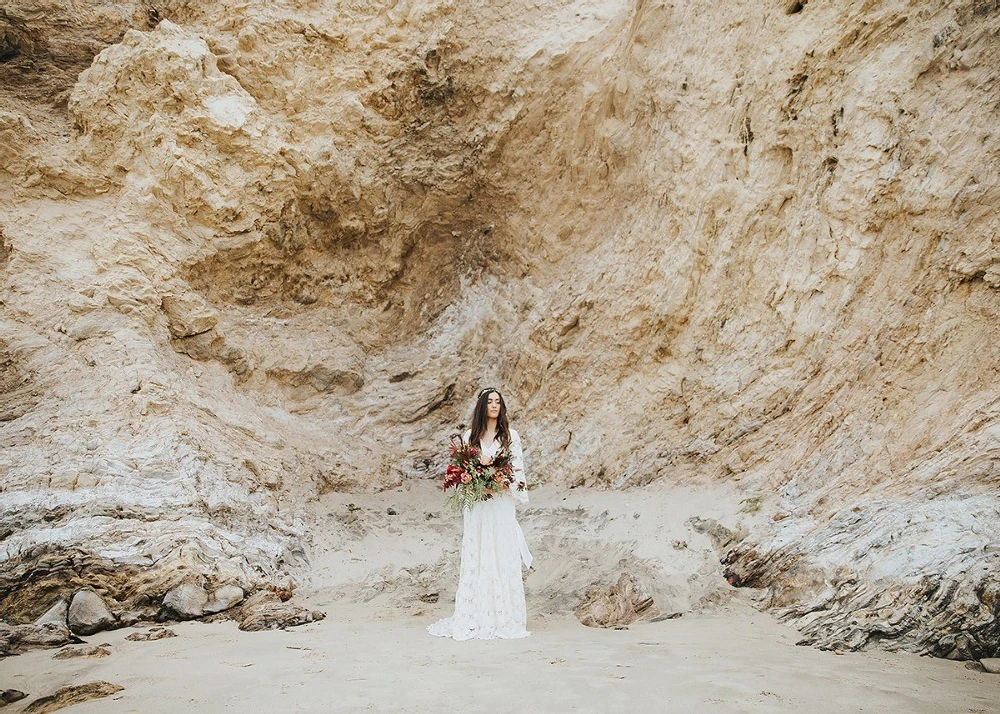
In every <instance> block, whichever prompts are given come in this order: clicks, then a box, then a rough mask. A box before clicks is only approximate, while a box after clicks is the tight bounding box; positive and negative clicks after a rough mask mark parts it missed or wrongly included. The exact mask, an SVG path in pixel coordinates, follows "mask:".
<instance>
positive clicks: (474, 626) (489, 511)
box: [427, 429, 531, 640]
mask: <svg viewBox="0 0 1000 714" xmlns="http://www.w3.org/2000/svg"><path fill="white" fill-rule="evenodd" d="M469 437H470V432H469V431H466V432H465V437H464V438H465V440H466V442H468V440H469ZM510 438H511V442H510V450H511V457H512V458H511V461H512V462H513V464H514V476H515V477H516V478H517V479H519V481H520V482H521V483H525V480H524V457H523V455H522V450H521V438H520V437H519V436H518V434H517V432H516V431H514V430H513V429H511V430H510ZM480 448H481V449H482V453H483V457H484V458H486V459H490V458H492V457H493V456H494V455H495V454H496V452H497V451H498V450H499V448H500V444H499V442H498V441H496V440H494V441H493V442H491V443H489V444H483V443H480ZM515 488H516V485H515ZM515 499H516V500H518V501H521V502H522V503H527V501H528V495H527V492H526V491H517V490H513V491H510V492H508V493H506V494H504V495H503V496H500V497H496V498H491V499H490V500H488V501H481V502H479V503H477V504H476V505H475V506H473V507H472V508H471V509H466V510H465V511H463V531H462V566H461V572H460V574H459V578H458V589H457V591H456V592H455V612H454V614H453V615H452V616H451V617H446V618H444V619H443V620H438V621H437V622H435V623H434V624H433V625H429V626H428V627H427V631H428V632H429V633H431V634H432V635H437V636H438V637H452V638H454V639H456V640H470V639H481V640H492V639H497V638H502V639H512V638H515V637H527V636H528V635H529V634H531V633H530V632H528V631H527V630H526V629H525V623H526V622H527V619H528V614H527V609H526V608H525V604H524V582H523V581H522V579H521V564H522V563H523V564H524V566H525V567H531V553H530V552H529V551H528V544H527V543H526V542H525V540H524V533H523V532H522V531H521V526H520V525H518V523H517V516H516V514H515V503H514V502H515Z"/></svg>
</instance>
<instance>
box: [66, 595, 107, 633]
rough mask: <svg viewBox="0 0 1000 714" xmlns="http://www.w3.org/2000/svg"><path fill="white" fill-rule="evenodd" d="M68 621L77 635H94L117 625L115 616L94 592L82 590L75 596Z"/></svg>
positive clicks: (70, 627)
mask: <svg viewBox="0 0 1000 714" xmlns="http://www.w3.org/2000/svg"><path fill="white" fill-rule="evenodd" d="M66 619H67V622H68V623H69V629H70V630H72V631H73V633H74V634H77V635H92V634H94V633H95V632H100V631H101V630H107V629H108V628H110V627H114V625H115V624H116V621H115V616H114V615H112V614H111V611H110V610H109V609H108V606H107V605H105V604H104V600H102V599H101V596H100V595H98V594H97V593H95V592H94V591H93V590H80V591H78V592H77V593H76V595H74V596H73V600H72V602H70V604H69V610H68V612H67V618H66Z"/></svg>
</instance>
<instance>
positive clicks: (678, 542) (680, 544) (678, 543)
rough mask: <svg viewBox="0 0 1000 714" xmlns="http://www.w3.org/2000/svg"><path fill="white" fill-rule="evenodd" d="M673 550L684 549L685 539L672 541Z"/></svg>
mask: <svg viewBox="0 0 1000 714" xmlns="http://www.w3.org/2000/svg"><path fill="white" fill-rule="evenodd" d="M673 546H674V550H684V549H685V548H687V547H688V544H687V541H686V540H675V541H674V542H673Z"/></svg>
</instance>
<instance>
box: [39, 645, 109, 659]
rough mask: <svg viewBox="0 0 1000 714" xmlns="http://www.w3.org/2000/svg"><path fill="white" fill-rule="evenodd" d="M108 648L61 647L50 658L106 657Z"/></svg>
mask: <svg viewBox="0 0 1000 714" xmlns="http://www.w3.org/2000/svg"><path fill="white" fill-rule="evenodd" d="M110 654H111V651H110V650H106V649H104V648H103V647H63V648H62V649H61V650H59V651H58V652H56V653H55V654H54V655H52V659H83V658H90V657H107V656H108V655H110Z"/></svg>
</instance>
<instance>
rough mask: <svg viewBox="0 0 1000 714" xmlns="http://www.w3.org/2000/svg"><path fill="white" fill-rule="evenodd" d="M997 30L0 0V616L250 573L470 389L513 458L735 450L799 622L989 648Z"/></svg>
mask: <svg viewBox="0 0 1000 714" xmlns="http://www.w3.org/2000/svg"><path fill="white" fill-rule="evenodd" d="M998 56H1000V8H998V7H997V4H996V3H995V2H993V1H992V0H989V1H987V0H963V1H956V2H944V1H942V2H919V1H916V0H914V1H913V2H905V1H904V0H888V1H887V2H878V3H876V2H862V1H852V2H843V3H819V2H800V3H792V2H788V1H787V0H781V1H777V0H767V1H764V2H750V1H749V0H746V1H744V0H734V1H733V2H729V3H722V4H719V3H716V4H709V3H685V2H646V1H644V0H636V1H635V2H615V1H612V0H606V1H603V2H601V1H595V2H568V1H559V0H556V1H554V2H537V3H536V2H521V1H515V2H504V3H500V2H495V3H493V2H483V3H469V2H459V1H458V0H428V1H427V2H417V1H413V2H408V1H407V0H400V1H397V2H390V1H387V2H380V3H369V2H336V3H335V2H330V1H329V0H315V1H310V0H287V1H285V2H258V1H248V2H237V1H235V0H223V1H222V2H212V3H209V2H200V1H198V0H190V1H185V0H164V2H160V3H152V2H124V3H105V2H97V1H96V0H88V1H86V2H78V3H72V4H70V3H62V2H56V1H55V0H47V1H46V0H8V1H7V2H5V3H4V4H3V5H2V6H0V224H2V234H0V270H2V272H0V281H2V283H0V290H2V292H0V445H2V449H0V473H2V492H0V504H2V506H3V514H2V517H0V518H2V520H0V531H2V532H0V535H2V537H3V541H2V544H3V551H2V554H0V559H2V562H0V615H7V616H9V617H11V618H12V619H30V618H33V617H35V616H37V615H38V614H40V612H41V610H44V609H45V607H46V606H47V600H46V598H47V597H49V596H51V595H52V594H53V593H55V592H56V591H58V590H60V588H65V587H66V584H67V583H76V584H80V583H84V584H86V583H90V584H95V583H96V584H100V585H101V587H102V588H104V589H105V591H106V592H107V593H108V594H109V596H110V597H111V598H112V599H114V600H115V601H116V602H118V603H119V604H120V606H121V607H122V608H125V609H128V608H141V607H144V606H150V603H155V602H157V601H158V598H160V597H161V596H162V595H163V593H164V592H165V591H166V590H167V589H168V588H169V587H171V586H172V585H174V584H176V583H178V582H181V581H182V580H185V579H187V578H190V577H191V576H192V575H197V576H199V577H200V578H201V579H202V580H203V581H204V582H207V583H210V584H211V583H236V584H240V585H241V586H243V587H245V588H248V589H253V588H255V587H259V586H261V585H263V584H266V583H272V584H276V585H284V584H286V583H287V582H289V581H291V580H294V577H295V574H296V572H297V571H300V570H301V569H303V568H305V567H306V564H305V558H306V554H305V553H304V551H303V548H302V543H303V539H304V537H305V534H306V533H307V532H308V530H309V528H310V523H309V522H308V520H304V510H303V506H304V504H305V503H306V502H307V501H308V500H309V499H311V498H313V497H315V496H316V495H317V494H319V493H322V492H325V491H329V490H331V489H337V490H343V489H368V488H376V489H378V488H389V487H394V486H396V485H397V484H399V483H401V482H403V481H405V480H409V479H414V478H431V477H434V476H435V475H436V474H437V472H438V470H439V466H440V459H441V454H442V451H443V449H442V447H443V444H444V443H445V442H446V438H447V435H448V434H450V433H451V432H453V431H454V430H455V429H456V427H457V426H458V424H460V423H461V422H463V421H464V420H465V419H466V418H467V412H468V409H469V406H470V403H471V399H472V396H473V395H474V393H475V391H476V390H477V389H478V388H480V387H482V386H498V387H500V388H501V389H502V390H504V392H505V394H506V395H507V399H508V404H509V406H510V408H511V410H512V413H513V415H514V417H515V419H516V424H517V427H518V429H519V431H521V433H522V434H523V435H524V437H525V441H526V445H527V446H528V448H529V452H530V453H531V454H532V461H531V463H532V471H533V473H534V475H535V476H536V477H537V479H539V480H543V481H551V482H555V483H561V484H568V485H578V486H584V487H591V488H595V489H606V488H612V489H627V488H630V487H636V486H641V485H643V484H647V483H650V482H652V481H654V480H657V479H663V480H668V481H672V482H677V483H688V484H698V483H704V482H707V481H712V480H720V479H721V480H731V481H734V482H738V483H739V484H740V486H741V487H742V488H744V489H746V492H747V498H748V502H750V503H753V504H755V507H756V504H758V503H759V505H760V508H761V510H762V512H763V513H764V514H766V515H767V516H769V517H768V518H767V519H759V520H758V521H756V522H758V523H766V524H767V525H766V526H762V525H758V526H756V527H755V528H754V529H753V530H751V531H750V532H737V533H729V534H725V532H724V531H720V530H716V531H715V533H716V539H717V541H718V544H719V547H720V549H721V552H720V558H721V559H723V560H724V567H725V575H726V576H727V578H728V579H729V580H730V582H731V583H733V584H736V585H749V586H752V587H756V588H762V589H763V590H762V591H761V602H762V604H764V605H765V606H771V607H776V608H779V612H781V613H782V614H784V615H787V616H789V617H792V618H794V619H795V621H796V624H798V625H799V627H800V628H802V629H803V631H804V632H805V633H806V638H807V640H808V641H810V642H813V643H815V644H818V645H821V646H827V647H864V646H867V645H869V644H876V643H878V644H881V645H882V646H887V647H890V648H903V649H908V650H911V651H916V652H929V653H933V654H937V655H941V656H949V657H970V656H985V655H988V654H991V653H992V654H995V652H996V648H997V646H998V642H1000V519H998V515H1000V496H998V486H1000V387H998V384H1000V381H998V367H1000V340H998V339H997V334H998V327H1000V246H998V240H1000V239H998V238H997V235H998V232H1000V212H998V210H997V206H998V205H1000V135H998V126H1000V83H998V73H1000V65H998V64H997V62H996V58H997V57H998ZM720 533H721V535H720Z"/></svg>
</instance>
